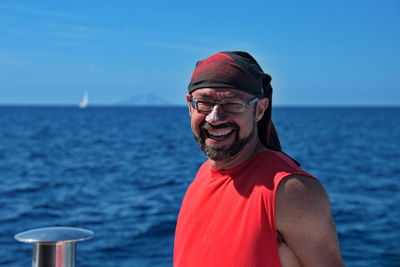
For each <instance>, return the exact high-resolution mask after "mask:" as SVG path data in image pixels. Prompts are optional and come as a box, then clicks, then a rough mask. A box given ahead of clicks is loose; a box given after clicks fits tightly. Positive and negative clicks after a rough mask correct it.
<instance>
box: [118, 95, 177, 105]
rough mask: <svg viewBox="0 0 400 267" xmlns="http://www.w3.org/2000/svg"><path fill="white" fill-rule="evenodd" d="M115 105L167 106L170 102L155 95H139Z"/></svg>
mask: <svg viewBox="0 0 400 267" xmlns="http://www.w3.org/2000/svg"><path fill="white" fill-rule="evenodd" d="M117 105H121V106H122V105H123V106H169V105H171V102H170V101H168V100H166V99H165V98H164V97H161V96H158V95H155V94H140V95H135V96H132V97H130V98H129V99H127V100H124V101H122V102H120V103H118V104H117Z"/></svg>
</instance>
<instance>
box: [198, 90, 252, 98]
mask: <svg viewBox="0 0 400 267" xmlns="http://www.w3.org/2000/svg"><path fill="white" fill-rule="evenodd" d="M192 96H193V97H198V98H199V97H215V96H223V97H224V98H248V97H251V96H252V95H250V94H248V93H245V92H243V91H240V90H238V89H233V88H201V89H197V90H195V91H194V92H192Z"/></svg>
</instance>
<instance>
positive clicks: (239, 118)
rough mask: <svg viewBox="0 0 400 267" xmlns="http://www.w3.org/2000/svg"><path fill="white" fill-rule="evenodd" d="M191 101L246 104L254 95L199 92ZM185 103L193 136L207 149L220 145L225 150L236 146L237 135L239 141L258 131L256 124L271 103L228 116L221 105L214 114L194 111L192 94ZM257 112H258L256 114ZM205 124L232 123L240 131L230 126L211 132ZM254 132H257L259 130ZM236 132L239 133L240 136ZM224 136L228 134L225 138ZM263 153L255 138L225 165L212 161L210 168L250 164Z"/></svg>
mask: <svg viewBox="0 0 400 267" xmlns="http://www.w3.org/2000/svg"><path fill="white" fill-rule="evenodd" d="M192 97H193V98H202V99H209V100H211V101H222V100H225V101H226V100H241V101H243V102H248V101H249V100H251V99H253V98H254V96H253V95H250V94H247V93H245V92H243V91H239V90H236V89H227V88H202V89H198V90H196V91H194V92H193V93H192ZM186 100H187V102H188V105H189V113H190V117H191V128H192V131H193V134H194V135H195V136H196V137H198V136H203V137H204V138H205V144H206V145H207V146H212V145H220V146H223V147H224V148H229V147H230V146H231V145H232V144H233V143H234V141H235V138H236V134H238V136H239V139H244V138H246V137H248V136H249V135H250V134H251V132H252V130H253V128H254V127H257V122H258V121H259V120H260V119H261V118H262V116H263V114H264V111H265V110H266V109H267V107H268V99H267V98H262V99H260V101H259V102H258V103H255V104H251V105H250V106H248V107H247V109H246V110H245V111H244V112H243V113H240V114H227V113H225V112H224V111H223V110H222V108H221V105H219V104H217V105H215V106H214V108H213V110H212V111H211V112H209V113H201V112H198V111H197V110H196V109H194V108H192V107H191V105H190V95H189V94H187V95H186ZM255 108H256V109H257V110H256V113H255V114H254V109H255ZM254 120H255V121H254ZM203 122H207V123H209V124H210V125H212V126H218V125H222V124H225V123H232V124H234V125H236V126H237V127H232V126H230V127H223V128H220V129H210V128H207V127H206V128H204V127H200V125H201V124H202V123H203ZM254 130H255V131H256V132H257V128H255V129H254ZM237 131H239V132H238V133H237ZM224 133H229V134H227V135H226V136H225V135H224ZM220 134H223V135H222V136H221V137H216V136H218V135H220ZM211 135H214V136H215V137H211ZM261 150H265V148H264V147H263V146H262V145H261V143H260V142H259V140H258V137H257V134H255V135H254V136H252V138H251V139H250V141H249V142H248V143H247V144H246V145H245V146H244V148H243V149H242V150H241V151H240V152H239V153H238V154H236V155H235V156H233V157H231V158H229V159H227V160H223V161H216V160H212V159H209V161H210V166H211V168H212V169H216V170H223V169H230V168H233V167H235V166H237V165H238V164H240V163H242V162H243V161H245V160H247V159H248V158H250V157H251V156H252V155H254V154H255V153H257V152H259V151H261Z"/></svg>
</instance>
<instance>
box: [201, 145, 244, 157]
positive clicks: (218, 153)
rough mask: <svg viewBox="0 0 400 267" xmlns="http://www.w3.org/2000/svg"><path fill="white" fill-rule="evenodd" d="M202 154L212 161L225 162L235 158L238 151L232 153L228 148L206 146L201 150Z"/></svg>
mask: <svg viewBox="0 0 400 267" xmlns="http://www.w3.org/2000/svg"><path fill="white" fill-rule="evenodd" d="M203 152H204V154H206V156H207V157H208V158H209V159H210V160H214V161H225V160H228V159H230V158H232V157H233V156H235V155H236V154H237V153H238V152H239V151H233V150H232V149H230V147H228V148H226V147H225V146H222V145H206V146H205V148H204V149H203Z"/></svg>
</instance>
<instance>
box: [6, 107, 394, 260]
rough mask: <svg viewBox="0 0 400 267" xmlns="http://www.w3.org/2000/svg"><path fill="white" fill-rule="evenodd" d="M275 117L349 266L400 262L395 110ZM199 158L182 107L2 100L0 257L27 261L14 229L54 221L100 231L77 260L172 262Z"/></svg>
mask: <svg viewBox="0 0 400 267" xmlns="http://www.w3.org/2000/svg"><path fill="white" fill-rule="evenodd" d="M273 120H274V123H275V125H276V128H277V130H278V133H279V136H280V139H281V143H282V147H283V149H284V151H285V152H286V153H287V154H289V155H290V156H292V157H293V158H295V159H296V160H297V161H299V162H300V163H301V164H302V167H303V168H304V169H305V170H306V171H308V172H310V173H312V174H313V175H315V176H316V177H318V178H319V180H320V181H321V182H322V183H323V185H324V187H325V189H326V191H327V192H328V194H329V197H330V201H331V206H332V211H333V216H334V219H335V223H336V228H337V232H338V236H339V241H340V247H341V251H342V256H343V258H344V260H345V263H346V266H354V267H361V266H374V267H379V266H400V180H399V178H400V177H399V176H400V108H396V107H393V108H390V107H387V108H382V107H277V108H274V110H273ZM205 160H206V158H205V157H204V155H203V154H202V153H201V152H200V150H199V148H198V146H197V144H196V143H195V141H194V138H193V136H192V133H191V129H190V119H189V114H188V110H187V107H105V106H98V107H95V106H90V107H88V108H86V109H79V108H78V107H73V106H52V107H51V106H33V107H29V106H1V107H0V179H1V180H0V182H1V185H0V266H8V267H21V266H31V264H32V263H31V262H32V259H31V258H32V245H30V244H26V243H20V242H18V241H16V240H15V239H14V236H15V235H16V234H17V233H20V232H24V231H27V230H31V229H36V228H42V227H49V226H70V227H79V228H84V229H89V230H92V231H93V232H94V233H95V236H94V237H93V238H92V239H91V240H87V241H82V242H79V243H77V266H87V267H99V266H102V267H108V266H110V267H111V266H118V267H133V266H140V267H141V266H172V255H173V238H174V230H175V224H176V218H177V214H178V212H179V208H180V205H181V201H182V199H183V196H184V193H185V191H186V188H187V186H188V185H189V184H190V182H191V181H192V179H193V177H194V176H195V174H196V171H197V169H198V168H199V166H200V165H201V164H202V163H203V162H204V161H205ZM304 242H305V243H306V242H307V240H304Z"/></svg>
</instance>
